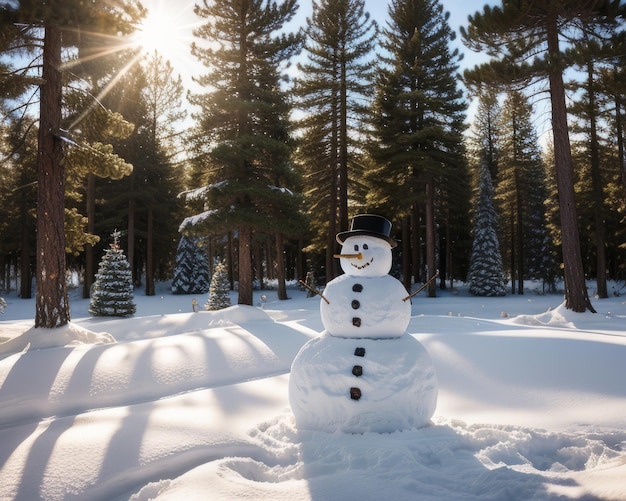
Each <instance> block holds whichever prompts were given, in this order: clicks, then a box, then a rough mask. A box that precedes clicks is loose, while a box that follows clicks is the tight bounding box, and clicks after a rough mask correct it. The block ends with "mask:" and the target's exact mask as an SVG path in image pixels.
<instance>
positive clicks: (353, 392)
mask: <svg viewBox="0 0 626 501" xmlns="http://www.w3.org/2000/svg"><path fill="white" fill-rule="evenodd" d="M350 398H351V399H352V400H358V399H359V398H361V390H360V388H350Z"/></svg>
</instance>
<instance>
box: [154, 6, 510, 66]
mask: <svg viewBox="0 0 626 501" xmlns="http://www.w3.org/2000/svg"><path fill="white" fill-rule="evenodd" d="M196 3H197V2H196V0H182V1H180V2H168V1H167V0H143V4H144V5H145V6H146V8H147V9H148V10H149V11H150V12H151V13H152V14H153V15H154V17H151V19H153V20H155V21H156V24H157V29H156V30H155V31H154V35H155V36H154V37H151V38H153V40H152V43H154V44H156V45H157V46H158V48H159V50H161V51H162V52H164V53H165V55H166V56H167V58H168V59H170V60H171V61H172V62H173V64H174V65H176V66H177V67H178V69H179V71H180V72H181V74H184V73H185V72H186V68H185V66H186V65H189V64H193V62H194V61H193V60H188V59H187V56H186V54H184V52H186V50H185V46H186V45H188V44H189V42H190V41H192V40H193V37H192V36H191V35H190V31H191V30H192V29H193V27H195V26H197V25H198V23H200V22H201V20H199V18H198V17H197V16H196V15H195V14H194V13H193V7H194V5H195V4H196ZM441 3H442V5H443V6H444V9H445V10H446V11H448V12H449V13H450V18H449V25H450V27H451V28H452V29H453V30H454V31H455V32H456V33H457V35H459V26H461V25H467V17H468V15H470V14H473V13H475V12H476V11H477V10H479V9H481V8H482V5H484V4H487V3H488V4H492V5H494V4H497V3H499V2H496V1H493V0H491V1H488V2H471V1H467V0H443V1H442V2H441ZM299 5H300V7H299V9H298V13H297V14H296V17H295V19H294V20H293V21H292V24H293V25H294V26H295V27H300V26H304V25H305V24H306V18H307V16H309V15H310V13H311V2H309V1H306V0H305V1H300V3H299ZM365 5H366V10H367V11H368V12H369V13H370V15H371V17H372V19H375V20H376V21H377V22H378V23H379V25H380V26H385V23H386V19H387V11H388V3H387V2H383V1H380V0H366V2H365ZM456 46H457V47H458V48H459V49H461V50H463V51H464V52H465V54H466V55H465V61H464V62H463V63H462V64H463V66H464V67H469V66H471V65H472V64H474V61H476V60H477V57H476V56H475V55H474V54H472V53H471V52H470V51H468V50H466V49H465V48H464V47H463V46H462V43H461V41H460V36H458V37H457V42H456ZM196 64H197V63H196Z"/></svg>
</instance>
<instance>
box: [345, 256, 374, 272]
mask: <svg viewBox="0 0 626 501" xmlns="http://www.w3.org/2000/svg"><path fill="white" fill-rule="evenodd" d="M373 261H374V258H373V257H372V258H371V259H370V260H369V261H368V262H367V263H364V264H362V265H358V264H354V263H350V266H352V267H353V268H356V269H357V270H362V269H363V268H367V267H368V266H369V265H370V264H372V262H373Z"/></svg>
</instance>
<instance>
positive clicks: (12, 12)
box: [0, 0, 142, 328]
mask: <svg viewBox="0 0 626 501" xmlns="http://www.w3.org/2000/svg"><path fill="white" fill-rule="evenodd" d="M141 13H142V8H141V6H140V4H136V3H134V2H131V0H128V1H126V2H118V3H116V4H115V5H114V6H113V5H110V6H107V7H106V8H105V2H100V1H93V2H83V1H82V0H64V1H60V0H51V1H48V2H32V1H30V2H10V3H6V2H5V3H3V4H1V5H0V17H1V19H2V21H3V22H4V21H5V20H6V19H10V20H11V22H12V23H15V24H18V23H19V25H20V26H21V28H20V30H18V31H17V32H13V31H12V32H11V34H12V35H13V34H14V35H15V36H16V37H22V39H21V40H15V42H16V46H18V47H23V48H24V47H25V48H26V51H27V52H28V53H29V54H34V53H40V54H41V74H40V75H37V77H38V78H36V79H35V78H33V79H32V80H31V81H30V84H32V85H38V86H39V138H38V156H37V159H38V161H37V174H38V200H37V212H38V217H37V252H36V255H37V286H36V293H37V301H36V309H35V326H36V327H43V328H55V327H61V326H63V325H65V324H67V323H68V322H69V321H70V311H69V301H68V296H67V286H66V283H65V271H66V263H65V233H64V232H63V231H59V228H63V226H64V219H65V179H66V173H65V164H64V162H63V159H64V151H63V150H64V148H63V145H64V143H65V140H66V138H65V137H64V136H63V134H62V132H63V130H64V129H63V127H62V97H63V74H62V72H63V71H64V70H65V66H64V64H62V63H63V60H62V55H63V48H64V47H68V46H69V47H78V53H79V55H80V56H82V55H83V48H84V42H83V41H84V34H85V33H89V32H91V31H99V32H100V33H101V34H102V35H103V38H104V37H105V36H106V34H107V33H109V34H111V33H113V34H115V33H118V34H119V33H129V32H130V31H132V29H133V28H132V25H133V22H136V21H137V20H138V19H139V17H140V14H141ZM78 26H80V29H77V27H78ZM2 29H3V34H4V33H5V31H4V27H3V28H2ZM109 38H110V39H115V37H109ZM42 40H43V43H42ZM69 52H74V51H69ZM15 61H19V62H23V58H15ZM32 67H36V68H39V67H40V66H39V65H38V64H37V65H36V64H33V65H32ZM11 73H13V71H11ZM15 74H19V75H25V74H26V75H29V76H30V72H29V71H28V70H26V69H25V70H24V71H21V70H20V71H18V70H15ZM42 82H45V85H43V84H42Z"/></svg>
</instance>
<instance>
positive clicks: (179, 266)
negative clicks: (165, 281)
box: [172, 235, 211, 294]
mask: <svg viewBox="0 0 626 501" xmlns="http://www.w3.org/2000/svg"><path fill="white" fill-rule="evenodd" d="M200 243H201V239H200V238H198V237H191V236H185V235H183V236H181V237H180V240H179V242H178V250H177V251H176V264H175V265H174V279H173V280H172V292H173V293H174V294H205V293H206V292H208V290H209V285H210V280H211V277H210V273H209V262H208V256H207V253H206V249H205V248H204V247H203V246H201V245H200Z"/></svg>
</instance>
